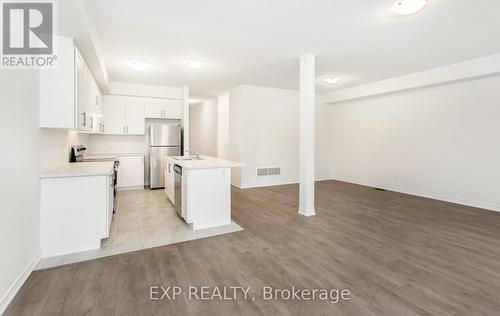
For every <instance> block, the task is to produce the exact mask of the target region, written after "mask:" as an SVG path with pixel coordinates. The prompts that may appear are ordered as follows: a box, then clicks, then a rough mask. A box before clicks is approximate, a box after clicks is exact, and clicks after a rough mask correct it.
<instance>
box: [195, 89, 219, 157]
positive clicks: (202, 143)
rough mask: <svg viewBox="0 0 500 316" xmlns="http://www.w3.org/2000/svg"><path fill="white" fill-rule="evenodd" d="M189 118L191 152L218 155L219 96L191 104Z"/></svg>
mask: <svg viewBox="0 0 500 316" xmlns="http://www.w3.org/2000/svg"><path fill="white" fill-rule="evenodd" d="M189 120H190V124H189V146H190V153H191V154H196V153H198V154H200V155H208V156H212V157H217V122H218V109H217V98H211V99H207V100H205V101H203V103H201V104H196V105H191V106H190V107H189Z"/></svg>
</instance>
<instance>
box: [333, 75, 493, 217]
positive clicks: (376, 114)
mask: <svg viewBox="0 0 500 316" xmlns="http://www.w3.org/2000/svg"><path fill="white" fill-rule="evenodd" d="M499 87H500V77H498V76H496V77H489V78H483V79H478V80H471V81H464V82H458V83H453V84H448V85H443V86H436V87H431V88H424V89H420V90H412V91H406V92H399V93H394V94H388V95H384V96H378V97H369V98H365V99H359V100H354V101H350V102H343V103H339V104H334V105H332V106H331V114H330V124H331V130H330V131H329V135H328V137H329V139H330V143H329V144H330V146H331V153H330V155H331V156H330V157H331V160H330V174H331V176H332V177H334V178H337V179H340V180H344V181H348V182H354V183H360V184H366V185H370V186H375V187H382V188H386V189H390V190H394V191H401V192H407V193H410V194H415V195H421V196H428V197H433V198H436V199H441V200H448V201H452V202H458V203H463V204H468V205H473V206H478V207H483V208H488V209H495V210H500V194H498V188H499V187H500V173H499V172H498V170H499V167H498V166H499V161H500V125H499V124H498V118H499V117H500V106H499V104H500V89H499Z"/></svg>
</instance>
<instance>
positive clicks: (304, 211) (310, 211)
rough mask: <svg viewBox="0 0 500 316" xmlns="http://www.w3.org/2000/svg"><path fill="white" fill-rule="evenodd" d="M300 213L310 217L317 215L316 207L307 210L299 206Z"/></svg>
mask: <svg viewBox="0 0 500 316" xmlns="http://www.w3.org/2000/svg"><path fill="white" fill-rule="evenodd" d="M299 214H300V215H302V216H306V217H309V216H314V215H316V211H315V210H314V209H312V210H306V209H302V208H299Z"/></svg>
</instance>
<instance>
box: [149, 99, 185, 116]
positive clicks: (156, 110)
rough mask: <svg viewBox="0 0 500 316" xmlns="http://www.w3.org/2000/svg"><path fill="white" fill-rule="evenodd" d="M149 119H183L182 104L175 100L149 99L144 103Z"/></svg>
mask: <svg viewBox="0 0 500 316" xmlns="http://www.w3.org/2000/svg"><path fill="white" fill-rule="evenodd" d="M144 108H145V114H146V117H147V118H159V119H163V118H165V119H180V118H181V117H182V102H181V100H174V99H158V100H155V99H148V100H147V101H146V102H145V103H144Z"/></svg>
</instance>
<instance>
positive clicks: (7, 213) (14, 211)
mask: <svg viewBox="0 0 500 316" xmlns="http://www.w3.org/2000/svg"><path fill="white" fill-rule="evenodd" d="M0 87H1V93H0V116H1V117H3V118H7V119H5V120H4V122H3V124H1V125H0V137H1V141H0V143H1V146H2V147H1V148H2V156H1V163H0V168H1V170H0V174H1V175H2V176H1V177H0V179H1V188H0V189H1V191H2V210H1V212H0V249H1V251H2V258H3V260H0V314H1V313H2V312H3V309H4V308H6V306H7V304H8V303H9V301H10V300H11V299H12V298H13V296H14V295H15V293H16V292H17V290H18V289H19V287H20V286H21V285H22V283H23V282H24V281H25V279H26V278H27V277H28V276H29V274H30V273H31V270H32V269H33V268H34V266H35V265H36V264H37V263H38V259H39V254H40V238H39V237H40V236H39V227H40V173H41V172H44V171H47V170H50V169H53V168H57V167H59V166H61V165H63V164H65V163H68V161H69V149H70V146H72V145H76V144H80V143H83V144H86V143H87V142H88V139H89V137H88V135H82V134H78V133H76V132H68V131H67V130H57V129H40V128H39V127H38V94H37V91H38V87H37V76H36V72H35V71H26V70H2V71H0Z"/></svg>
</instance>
